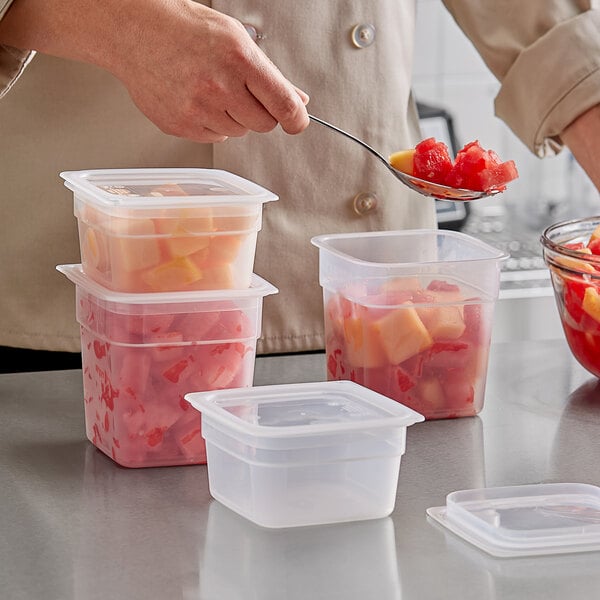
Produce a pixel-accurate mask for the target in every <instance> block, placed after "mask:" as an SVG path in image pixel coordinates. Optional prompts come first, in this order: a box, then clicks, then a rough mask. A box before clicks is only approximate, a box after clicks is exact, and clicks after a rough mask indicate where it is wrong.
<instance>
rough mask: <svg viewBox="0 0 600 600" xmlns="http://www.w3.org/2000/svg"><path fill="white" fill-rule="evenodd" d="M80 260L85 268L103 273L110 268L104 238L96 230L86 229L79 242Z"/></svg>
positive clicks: (106, 244)
mask: <svg viewBox="0 0 600 600" xmlns="http://www.w3.org/2000/svg"><path fill="white" fill-rule="evenodd" d="M81 260H82V262H83V263H84V264H85V265H86V267H92V268H93V269H96V270H98V271H100V272H101V273H105V272H106V271H108V270H109V268H110V260H109V256H108V243H107V241H106V236H105V235H104V234H103V233H102V232H101V231H100V230H98V229H92V228H91V227H87V228H86V230H85V233H84V234H83V236H82V240H81Z"/></svg>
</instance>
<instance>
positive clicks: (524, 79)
mask: <svg viewBox="0 0 600 600" xmlns="http://www.w3.org/2000/svg"><path fill="white" fill-rule="evenodd" d="M596 104H600V11H598V10H590V11H587V12H585V13H583V14H581V15H579V16H578V17H576V18H574V19H571V20H569V21H567V22H565V23H561V24H560V25H558V26H557V27H555V28H554V29H552V30H551V31H549V32H548V33H547V34H546V35H544V36H542V37H541V38H540V39H539V40H538V41H537V42H535V43H534V44H532V45H531V46H530V47H529V48H527V49H526V50H524V51H523V52H521V53H520V54H519V57H518V58H517V59H516V60H515V62H514V63H513V65H512V67H511V68H510V69H509V71H508V72H507V74H506V76H505V78H504V80H503V81H502V86H501V88H500V92H499V93H498V96H497V97H496V102H495V107H496V114H497V115H498V116H499V117H500V118H501V119H502V120H503V121H505V122H506V123H507V125H508V126H509V127H510V128H511V129H512V130H513V131H514V132H515V133H516V134H517V135H518V136H519V137H520V138H521V140H522V141H523V142H524V143H525V144H526V145H527V146H528V147H529V148H530V149H531V150H532V151H533V152H535V153H536V154H537V155H538V156H544V155H546V154H550V153H553V152H556V151H557V150H558V149H559V148H560V147H561V145H562V142H561V140H560V133H561V131H563V130H564V129H565V128H566V127H567V125H569V124H570V123H571V122H573V121H574V120H575V119H576V118H577V117H578V116H579V115H581V114H582V113H584V112H585V111H586V110H588V109H589V108H591V107H592V106H595V105H596Z"/></svg>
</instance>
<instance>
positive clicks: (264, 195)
mask: <svg viewBox="0 0 600 600" xmlns="http://www.w3.org/2000/svg"><path fill="white" fill-rule="evenodd" d="M60 176H61V177H62V178H63V179H64V180H65V186H66V187H68V188H69V189H70V190H72V191H73V192H76V193H77V192H79V193H81V194H85V196H86V199H87V200H88V201H89V202H90V203H92V204H95V205H97V206H99V207H117V206H120V207H127V208H162V207H165V208H179V207H187V206H198V205H201V204H240V203H248V204H255V203H264V202H271V201H272V200H277V196H276V195H275V194H273V193H272V192H270V191H269V190H267V189H265V188H263V187H261V186H259V185H257V184H256V183H253V182H251V181H248V180H247V179H243V178H242V177H239V176H237V175H234V174H233V173H228V172H227V171H221V170H218V169H97V170H89V171H64V172H62V173H61V174H60Z"/></svg>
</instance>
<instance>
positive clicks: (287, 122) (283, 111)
mask: <svg viewBox="0 0 600 600" xmlns="http://www.w3.org/2000/svg"><path fill="white" fill-rule="evenodd" d="M261 54H262V52H261ZM258 61H260V63H259V64H257V65H256V68H255V69H254V70H252V71H251V73H250V74H249V76H248V79H247V82H246V86H247V88H248V90H249V91H250V93H251V94H252V95H253V96H254V97H255V98H256V100H257V101H258V102H259V103H260V104H261V105H262V106H263V107H264V109H265V110H266V111H267V112H268V113H269V114H270V115H271V116H272V117H273V119H275V121H277V122H278V123H279V124H280V125H281V127H282V129H283V130H284V131H285V132H286V133H290V134H296V133H300V132H302V131H304V129H306V127H308V123H309V121H308V113H307V111H306V104H307V103H308V101H309V97H308V94H306V93H305V92H303V91H302V90H300V89H299V88H297V87H295V86H294V85H292V84H291V83H290V82H289V81H288V80H287V79H286V78H285V77H284V76H283V75H282V74H281V73H280V72H279V70H278V69H277V68H276V67H275V66H274V65H273V64H272V63H271V61H269V59H268V58H267V57H266V55H264V54H262V56H260V57H259V58H258V60H257V62H258Z"/></svg>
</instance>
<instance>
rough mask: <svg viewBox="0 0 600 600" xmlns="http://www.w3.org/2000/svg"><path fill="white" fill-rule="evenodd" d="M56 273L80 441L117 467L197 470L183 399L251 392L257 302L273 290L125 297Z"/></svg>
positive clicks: (201, 451) (70, 271) (199, 452)
mask: <svg viewBox="0 0 600 600" xmlns="http://www.w3.org/2000/svg"><path fill="white" fill-rule="evenodd" d="M57 268H58V270H59V271H60V272H62V273H64V274H65V275H66V276H67V277H68V278H69V279H70V280H71V281H72V282H73V283H75V285H76V302H77V304H76V315H77V321H78V322H79V324H80V326H81V351H82V363H83V364H82V366H83V392H84V401H85V427H86V433H87V437H88V438H89V440H90V441H91V442H92V443H93V444H94V445H95V446H97V447H98V448H99V449H100V450H102V452H104V453H105V454H107V455H108V456H110V457H111V458H112V459H113V460H114V461H116V462H117V463H119V464H120V465H122V466H125V467H154V466H167V465H182V464H198V463H204V462H206V451H205V446H204V440H203V439H202V436H201V428H200V414H199V413H198V412H197V411H196V410H195V409H193V408H192V407H191V406H190V405H189V404H188V403H187V402H186V401H185V400H184V395H185V394H186V393H188V392H193V391H200V390H215V389H222V388H230V387H243V386H250V385H252V382H253V378H254V363H255V357H256V341H257V339H258V337H260V331H261V318H262V303H263V297H264V296H266V295H268V294H273V293H275V292H276V291H277V290H276V288H274V287H273V286H272V285H271V284H269V283H267V282H266V281H264V280H263V279H261V278H260V277H258V276H257V275H254V276H253V278H252V283H251V286H250V287H249V288H248V289H247V290H220V291H200V292H167V293H162V294H159V293H154V294H126V293H121V292H114V291H112V290H108V289H107V288H104V287H102V286H100V285H99V284H98V283H96V282H95V281H93V280H92V279H90V278H89V277H87V276H86V275H85V274H84V273H83V270H82V268H81V265H61V266H59V267H57Z"/></svg>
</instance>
